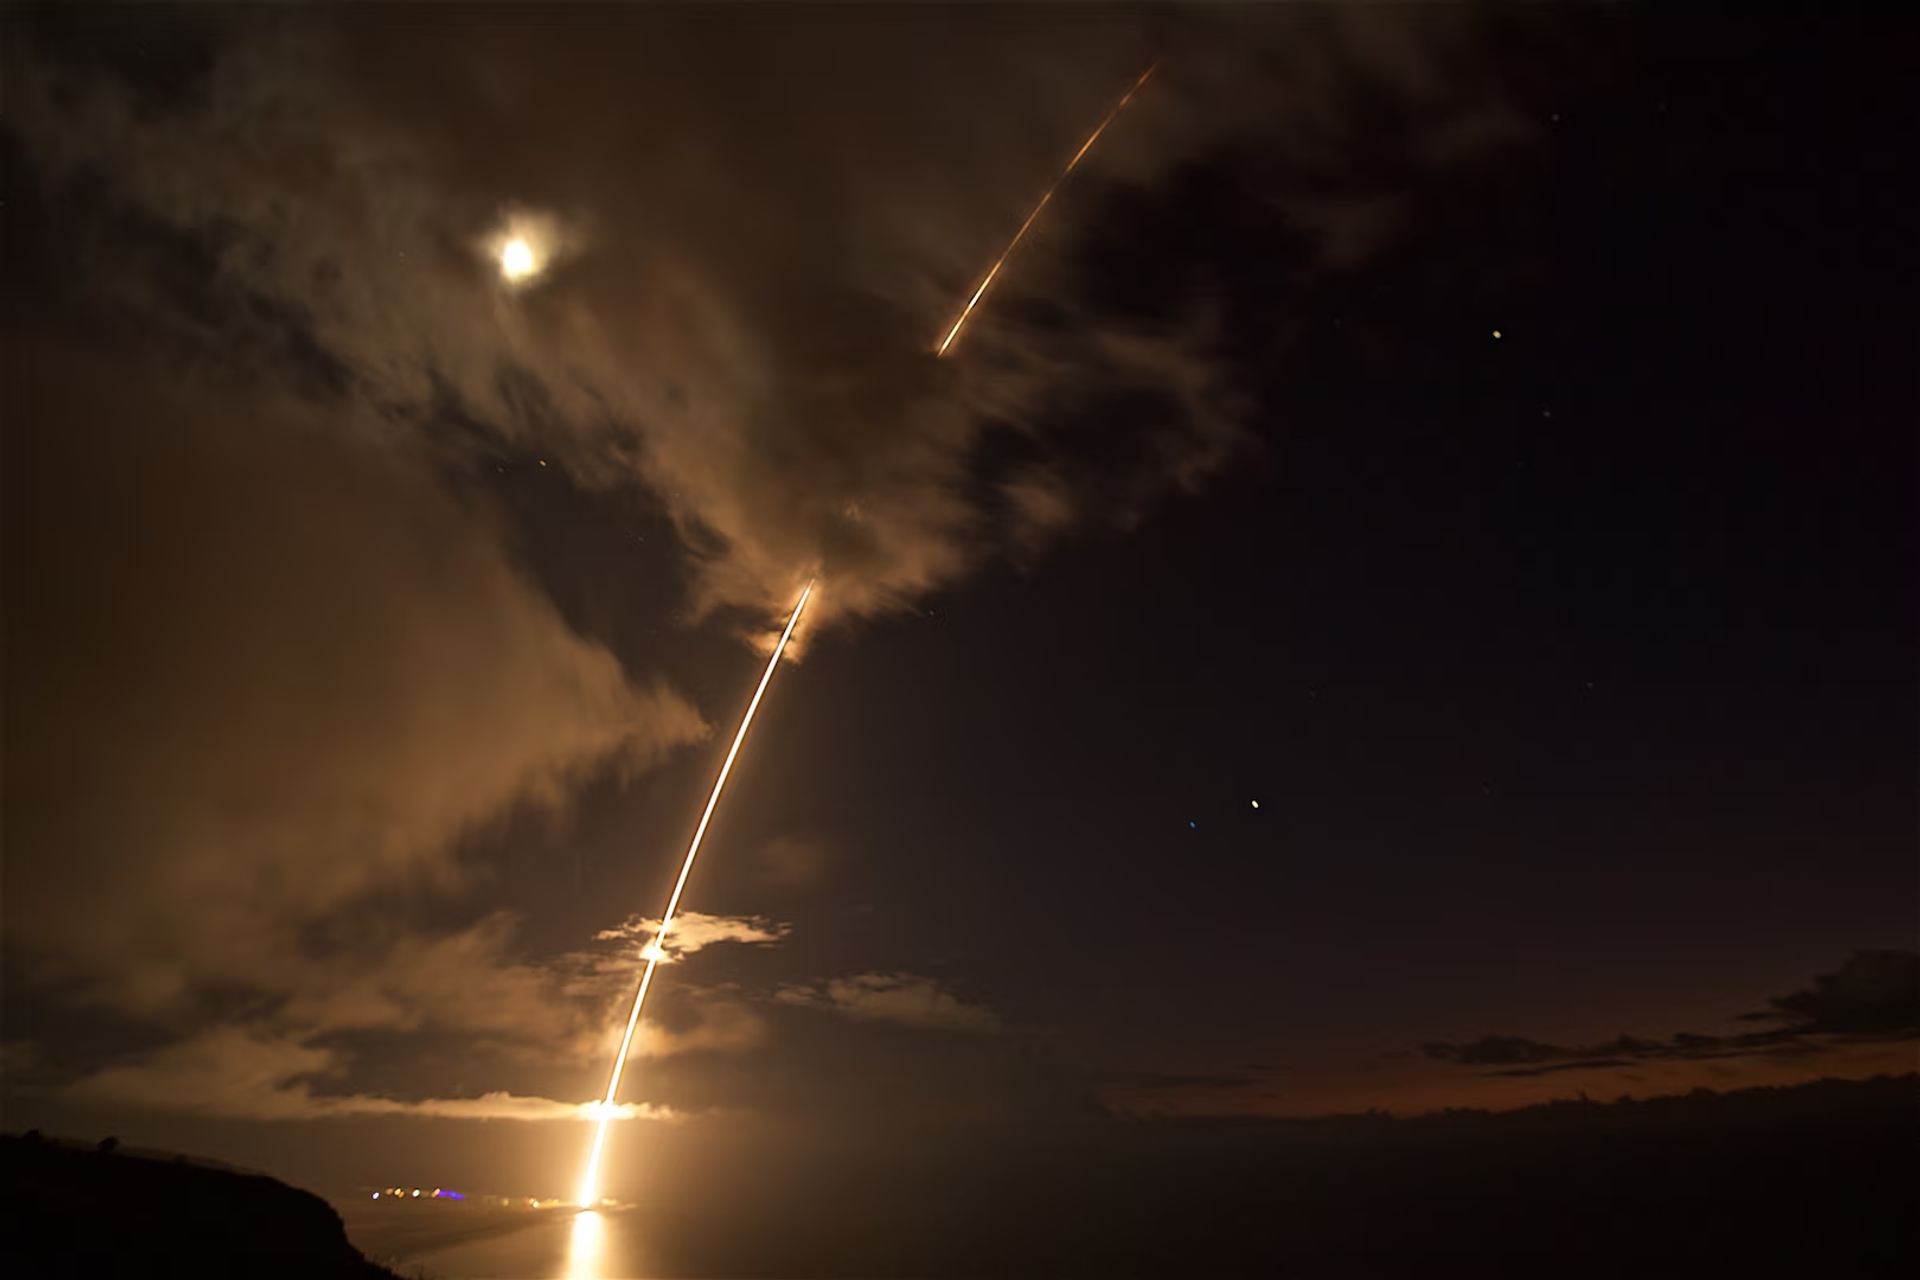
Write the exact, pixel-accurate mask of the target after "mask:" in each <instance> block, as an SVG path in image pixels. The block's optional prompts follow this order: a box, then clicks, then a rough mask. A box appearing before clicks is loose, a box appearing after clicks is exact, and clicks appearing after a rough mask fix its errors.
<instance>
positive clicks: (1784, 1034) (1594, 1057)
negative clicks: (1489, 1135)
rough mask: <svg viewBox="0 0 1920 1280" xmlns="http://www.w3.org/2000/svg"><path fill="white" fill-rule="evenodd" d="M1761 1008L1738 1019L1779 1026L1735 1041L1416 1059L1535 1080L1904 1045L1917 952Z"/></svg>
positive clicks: (1471, 1046)
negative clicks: (1670, 1062) (1867, 1044)
mask: <svg viewBox="0 0 1920 1280" xmlns="http://www.w3.org/2000/svg"><path fill="white" fill-rule="evenodd" d="M1768 1006H1769V1007H1768V1009H1767V1010H1766V1011H1764V1012H1760V1013H1750V1014H1745V1015H1742V1017H1743V1019H1744V1020H1746V1021H1755V1020H1765V1021H1779V1022H1781V1023H1783V1024H1784V1025H1782V1026H1779V1027H1775V1028H1772V1029H1770V1030H1766V1031H1755V1032H1748V1033H1745V1034H1742V1035H1734V1036H1719V1035H1701V1034H1698V1033H1696V1032H1685V1031H1683V1032H1680V1033H1678V1034H1676V1035H1674V1036H1672V1037H1671V1038H1669V1039H1665V1040H1661V1039H1649V1038H1645V1037H1639V1036H1624V1035H1623V1036H1617V1037H1615V1038H1614V1039H1612V1040H1608V1041H1603V1042H1600V1043H1598V1044H1590V1045H1571V1046H1570V1045H1555V1044H1547V1043H1545V1042H1543V1041H1539V1040H1529V1039H1526V1038H1525V1037H1523V1036H1511V1035H1488V1036H1482V1037H1480V1038H1479V1039H1478V1040H1472V1041H1468V1042H1466V1043H1464V1044H1451V1043H1446V1042H1436V1043H1431V1044H1425V1045H1422V1046H1421V1052H1422V1053H1424V1054H1425V1055H1426V1056H1427V1057H1429V1058H1432V1059H1435V1060H1436V1061H1441V1062H1453V1063H1458V1064H1460V1065H1461V1066H1472V1067H1500V1068H1503V1069H1502V1070H1499V1071H1492V1072H1488V1073H1486V1074H1489V1075H1496V1076H1540V1075H1550V1074H1554V1073H1557V1072H1562V1071H1588V1070H1600V1069H1603V1068H1615V1067H1626V1066H1632V1065H1634V1064H1636V1063H1640V1062H1646V1061H1654V1060H1661V1059H1681V1060H1709V1059H1724V1058H1750V1057H1756V1056H1762V1055H1764V1056H1768V1057H1782V1056H1801V1055H1811V1054H1819V1053H1824V1052H1828V1051H1830V1050H1832V1049H1834V1048H1835V1047H1837V1046H1841V1045H1846V1044H1851V1043H1858V1042H1862V1041H1880V1040H1902V1039H1910V1038H1914V1037H1920V953H1915V952H1911V951H1861V952H1857V953H1855V954H1854V955H1853V956H1851V957H1849V958H1848V959H1847V960H1846V962H1845V963H1843V964H1842V965H1841V966H1840V968H1839V969H1838V970H1837V971H1835V972H1833V973H1829V974H1820V975H1818V976H1816V977H1815V978H1814V980H1813V984H1812V986H1810V987H1807V988H1805V989H1802V990H1800V991H1795V992H1792V993H1790V994H1788V995H1784V996H1776V997H1774V998H1772V999H1771V1000H1769V1001H1768Z"/></svg>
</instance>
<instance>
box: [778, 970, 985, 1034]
mask: <svg viewBox="0 0 1920 1280" xmlns="http://www.w3.org/2000/svg"><path fill="white" fill-rule="evenodd" d="M773 998H774V999H775V1000H776V1001H778V1002H779V1003H781V1004H787V1005H793V1006H795V1007H797V1008H802V1009H824V1010H826V1011H828V1012H831V1013H837V1014H840V1015H841V1016H842V1017H847V1018H853V1019H856V1020H858V1021H862V1022H890V1023H893V1024H895V1025H897V1026H902V1027H912V1028H913V1029H915V1030H918V1031H959V1032H966V1033H970V1034H974V1035H991V1034H993V1033H995V1032H998V1031H1000V1030H1001V1028H1002V1023H1001V1021H1000V1015H998V1014H996V1013H995V1012H994V1011H993V1010H991V1009H989V1008H987V1007H985V1006H984V1005H977V1004H968V1003H967V1002H966V1001H964V1000H962V999H961V998H960V997H959V996H957V995H955V994H953V993H952V992H951V991H948V990H947V989H946V988H945V987H943V986H941V985H940V983H938V982H937V981H935V980H934V979H932V978H924V977H921V976H919V975H917V974H911V973H862V974H858V975H856V976H854V977H850V978H834V979H831V980H829V981H827V982H823V983H819V984H816V985H812V986H805V985H788V986H783V987H781V988H780V989H779V990H778V991H776V992H775V993H774V996H773Z"/></svg>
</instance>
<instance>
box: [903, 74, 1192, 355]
mask: <svg viewBox="0 0 1920 1280" xmlns="http://www.w3.org/2000/svg"><path fill="white" fill-rule="evenodd" d="M1159 67H1160V62H1159V60H1158V59H1155V60H1154V63H1153V65H1152V66H1150V67H1148V68H1147V69H1146V70H1145V71H1142V72H1141V73H1140V78H1139V79H1138V80H1135V81H1134V82H1133V87H1132V88H1131V89H1128V90H1127V91H1126V93H1125V94H1124V95H1122V96H1121V98H1120V101H1119V102H1116V103H1115V104H1114V106H1113V110H1111V111H1109V112H1107V118H1106V119H1104V120H1102V121H1101V122H1100V127H1099V128H1098V129H1095V130H1094V131H1093V132H1092V133H1090V134H1088V135H1087V140H1086V141H1085V142H1083V143H1081V144H1080V149H1079V150H1078V151H1076V152H1074V153H1073V159H1071V160H1069V161H1067V167H1066V168H1064V169H1062V170H1061V171H1060V176H1059V177H1057V178H1055V179H1054V180H1053V185H1052V186H1050V187H1048V188H1047V192H1046V194H1045V195H1043V196H1041V197H1040V203H1039V204H1036V205H1034V206H1033V212H1032V213H1029V214H1028V215H1027V220H1026V221H1025V222H1023V223H1021V224H1020V229H1019V230H1018V231H1016V232H1014V233H1013V239H1011V240H1009V241H1007V247H1006V250H1005V251H1004V252H1003V253H1001V255H1000V256H999V257H998V258H995V259H994V262H993V266H991V267H989V268H988V269H987V274H986V276H985V277H984V278H983V279H982V280H981V281H980V287H979V288H978V289H975V290H974V291H973V296H972V297H971V298H968V299H967V305H966V306H964V307H962V308H961V309H960V315H959V317H958V318H957V319H956V320H954V322H953V328H951V329H949V330H947V336H946V337H944V338H942V339H941V340H940V346H939V347H938V348H937V349H936V350H935V352H934V354H935V355H937V356H944V355H946V354H947V348H948V347H951V346H952V345H953V340H954V339H955V338H957V337H959V336H960V330H961V327H962V326H964V325H965V324H966V323H967V317H968V316H971V315H972V314H973V309H974V308H975V307H977V306H979V305H980V299H981V298H982V297H983V296H984V295H985V294H986V292H987V286H989V285H991V284H992V283H993V278H994V277H995V276H997V275H999V274H1000V268H1001V267H1004V266H1006V265H1007V259H1008V258H1011V257H1012V256H1013V251H1014V250H1015V249H1017V248H1019V247H1020V241H1021V240H1022V238H1024V237H1025V236H1026V234H1027V228H1028V227H1031V226H1032V225H1033V223H1034V219H1036V218H1038V217H1039V216H1040V211H1041V210H1042V209H1044V208H1046V207H1047V202H1048V201H1049V200H1051V199H1053V193H1054V192H1056V191H1058V190H1059V189H1060V186H1061V184H1062V183H1064V182H1066V180H1067V179H1068V178H1069V177H1071V176H1072V174H1073V171H1074V169H1075V168H1076V167H1077V166H1078V165H1079V163H1080V161H1081V159H1082V157H1084V156H1085V155H1086V154H1087V152H1089V151H1091V150H1093V144H1094V143H1096V142H1098V141H1100V135H1101V134H1103V133H1105V132H1106V131H1107V126H1108V125H1110V124H1112V123H1113V122H1114V120H1115V119H1117V118H1118V117H1119V115H1120V113H1121V112H1122V111H1125V110H1126V109H1127V104H1128V103H1129V102H1132V101H1133V95H1134V94H1136V93H1138V92H1140V86H1141V85H1143V84H1145V83H1146V82H1147V77H1148V76H1150V75H1152V74H1153V73H1154V72H1155V71H1156V70H1158V69H1159Z"/></svg>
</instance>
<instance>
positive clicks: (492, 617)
mask: <svg viewBox="0 0 1920 1280" xmlns="http://www.w3.org/2000/svg"><path fill="white" fill-rule="evenodd" d="M14 354H15V356H17V357H20V358H16V359H10V360H9V369H10V374H9V390H8V405H7V417H8V424H9V435H10V437H12V438H13V442H14V443H15V444H16V445H17V448H18V453H17V454H16V457H17V458H18V459H19V462H20V464H21V466H22V471H23V473H24V474H22V475H20V476H19V477H18V483H17V485H10V487H9V488H10V492H9V494H8V501H9V507H10V512H9V515H10V518H11V519H12V520H13V521H17V523H15V524H13V525H12V527H11V528H10V529H9V540H10V541H12V540H13V538H14V537H15V536H19V537H22V539H23V542H24V545H22V543H21V542H16V543H15V545H16V546H19V547H21V548H22V550H21V554H20V556H19V559H18V561H17V568H16V569H15V570H14V571H13V572H10V574H9V578H8V583H7V606H8V610H7V611H8V617H9V636H8V655H7V661H8V674H9V693H10V699H9V701H10V706H9V717H10V724H9V759H8V774H9V776H8V809H9V813H8V818H9V832H8V836H9V839H8V844H9V848H8V854H9V857H8V875H9V890H10V892H9V895H8V907H9V919H8V935H9V938H10V940H12V941H15V942H18V943H20V944H22V945H24V946H27V947H29V948H31V949H32V950H34V951H35V952H36V953H38V954H39V955H40V956H41V957H42V960H43V963H44V964H46V965H47V966H49V967H50V969H51V970H55V971H58V972H60V973H62V974H66V975H69V976H71V977H73V978H75V979H76V980H79V981H81V982H83V983H85V984H87V985H88V987H89V989H90V990H91V991H92V992H93V994H94V995H95V996H96V997H97V998H99V999H102V1000H106V1001H109V1002H111V1003H112V1004H114V1005H115V1006H117V1007H120V1008H122V1009H124V1010H127V1011H129V1012H134V1013H139V1014H143V1015H162V1014H166V1013H168V1012H172V1011H177V1008H178V1007H179V1006H181V1005H182V1004H183V1002H190V1001H191V999H192V998H193V994H194V992H195V990H196V989H198V988H204V987H206V986H208V985H211V984H219V985H228V986H239V987H242V988H244V987H249V986H252V987H258V988H260V989H264V990H269V991H286V990H290V989H292V988H293V987H294V986H297V985H299V983H300V982H301V980H302V979H303V976H304V975H305V974H307V973H308V972H309V970H310V964H311V962H312V961H314V960H316V959H320V958H322V955H323V954H324V953H326V952H328V951H331V950H333V949H334V944H335V943H346V942H349V941H352V940H351V939H350V938H348V937H346V936H345V935H343V934H342V933H341V930H344V931H345V933H346V934H351V932H352V929H353V925H352V922H351V920H349V919H342V918H340V917H338V913H339V912H341V911H342V910H343V909H344V908H347V907H349V906H351V905H353V904H356V903H358V902H361V901H363V900H364V899H365V898H366V897H367V896H368V895H369V894H372V893H375V892H378V891H391V890H397V889H429V890H432V889H440V890H446V889H451V888H454V887H457V886H459V885H460V884H462V883H463V882H465V881H466V880H468V879H469V878H470V877H471V875H472V869H471V868H470V867H468V866H466V865H464V864H462V863H461V861H460V860H459V858H458V856H457V847H458V845H459V842H460V840H461V839H462V837H464V836H467V835H469V834H471V833H473V832H475V831H477V830H479V829H481V828H482V827H484V826H485V825H486V824H487V823H489V822H491V821H494V820H496V819H497V818H499V817H500V816H501V815H503V814H504V813H506V812H508V811H509V810H510V809H512V808H513V807H515V806H518V805H533V806H544V807H553V806H556V805H559V804H561V803H562V802H563V801H564V800H565V798H566V796H567V795H568V793H569V790H570V788H571V787H572V786H573V785H574V784H575V783H576V782H577V781H578V780H579V779H581V778H583V777H585V776H588V775H590V774H591V773H594V772H597V771H602V770H605V769H608V768H625V769H636V768H640V767H644V766H645V765H647V764H649V763H651V762H652V761H654V760H657V759H659V758H660V757H661V756H662V755H664V754H665V753H666V752H668V751H670V750H672V749H673V748H674V747H676V746H678V745H680V744H682V743H686V742H690V741H693V740H695V739H697V738H699V737H700V736H702V735H703V734H704V733H705V728H704V726H703V724H702V722H701V720H700V718H699V716H698V715H697V714H696V713H695V712H694V711H693V709H692V708H691V707H689V706H688V705H687V704H686V703H685V702H684V701H682V700H681V699H680V698H678V697H677V696H676V695H674V694H672V693H670V692H668V691H666V690H665V689H664V688H661V687H658V686H655V687H647V686H645V685H638V684H635V683H633V682H630V681H629V680H628V678H627V676H626V674H625V672H624V671H623V670H622V669H621V666H620V664H619V662H618V661H617V660H615V658H614V657H613V656H612V655H611V654H610V653H608V652H607V651H606V650H605V649H604V648H602V647H600V646H599V645H597V644H595V643H592V642H590V641H587V640H584V639H583V638H581V637H580V636H578V635H576V634H575V633H574V632H572V631H571V630H569V629H568V627H567V626H566V625H565V624H564V623H563V622H562V621H561V619H560V617H559V615H558V614H557V612H556V611H555V610H554V608H553V606H552V605H551V604H550V603H549V602H548V601H547V599H546V598H545V597H544V596H543V595H541V594H540V593H539V592H538V591H537V590H535V589H534V588H533V587H532V586H531V585H530V584H529V583H528V582H527V581H526V580H525V579H524V577H523V576H522V575H521V573H520V572H519V571H518V570H517V569H516V568H515V567H514V566H513V565H512V564H511V563H510V562H509V561H508V560H507V559H506V558H505V556H504V555H503V554H502V552H501V550H500V547H499V544H498V542H497V541H496V539H495V537H494V534H493V532H492V531H491V529H490V528H489V527H488V524H487V521H486V518H485V517H484V515H483V514H482V513H480V512H477V511H474V510H471V509H467V508H463V507H462V506H461V505H460V504H458V503H456V502H454V501H452V500H451V499H449V498H448V497H446V496H445V495H444V494H443V493H442V492H441V491H440V490H438V489H437V488H436V487H435V486H434V485H433V484H432V483H431V482H430V481H429V480H427V479H426V478H424V477H423V476H422V475H421V474H420V472H419V470H418V469H417V468H416V467H414V466H412V465H409V463H408V462H407V460H406V459H404V458H399V457H395V456H393V455H391V454H384V453H382V454H376V453H374V452H372V451H370V450H368V449H366V448H364V447H362V446H361V445H359V444H358V443H357V442H356V441H354V440H353V439H352V438H351V437H349V436H343V435H342V434H341V433H340V432H339V431H337V430H334V429H330V428H328V427H326V426H323V425H321V424H319V423H316V422H312V421H309V420H307V419H306V418H305V417H304V416H303V415H302V414H300V413H298V412H296V411H291V410H281V411H274V410H271V409H265V408H261V407H259V406H257V405H254V404H245V405H240V404H223V403H220V402H219V401H218V400H217V399H216V400H211V401H208V402H201V403H195V402H191V401H189V400H188V399H187V398H185V397H184V396H181V395H179V394H178V393H176V392H175V391H174V390H173V389H172V388H171V387H170V386H169V384H168V383H167V382H166V381H165V380H164V379H160V378H147V377H144V376H143V374H142V371H141V370H140V369H139V368H138V367H137V365H136V366H133V367H128V366H126V365H122V366H120V367H117V368H115V369H114V370H113V371H112V373H111V374H109V373H108V372H107V370H106V369H105V368H104V367H101V366H95V365H91V364H87V363H69V362H66V361H63V360H62V358H61V357H60V356H59V355H58V354H56V353H48V352H32V353H28V352H25V351H20V350H18V349H16V351H15V353H14ZM329 921H336V922H337V923H338V924H339V926H340V930H336V931H335V932H334V933H333V934H331V935H329V934H328V933H327V931H326V930H321V931H320V932H319V933H317V934H315V933H311V932H310V930H311V929H312V928H313V927H314V926H317V925H319V924H320V923H321V922H329ZM489 936H490V937H492V936H493V935H489ZM296 940H298V941H296ZM495 940H497V938H496V939H495ZM353 945H356V946H357V945H359V943H358V942H354V943H353ZM445 945H446V946H448V947H452V948H454V949H455V950H458V949H459V947H460V945H461V944H459V943H457V942H449V943H447V944H445ZM480 949H481V950H485V949H486V948H485V947H484V946H482V947H481V948H480ZM469 953H470V954H471V948H470V949H469ZM447 958H449V959H451V958H455V957H447ZM444 994H446V995H450V996H451V995H453V994H454V993H453V992H452V991H451V990H449V991H447V992H445V993H444Z"/></svg>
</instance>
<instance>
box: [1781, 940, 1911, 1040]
mask: <svg viewBox="0 0 1920 1280" xmlns="http://www.w3.org/2000/svg"><path fill="white" fill-rule="evenodd" d="M1767 1005H1768V1008H1767V1009H1766V1010H1765V1011H1763V1012H1760V1013H1749V1014H1745V1015H1743V1016H1744V1018H1745V1019H1746V1020H1748V1021H1778V1022H1782V1023H1784V1024H1786V1028H1787V1029H1788V1030H1790V1031H1793V1032H1794V1033H1796V1034H1799V1035H1820V1034H1834V1035H1898V1034H1911V1033H1916V1032H1920V953H1916V952H1912V951H1861V952H1857V953H1856V954H1854V955H1853V956H1851V957H1850V958H1849V959H1848V960H1847V962H1846V963H1845V964H1843V965H1841V966H1840V968H1839V969H1838V970H1837V971H1835V972H1833V973H1823V974H1820V975H1818V976H1817V977H1815V978H1814V980H1813V985H1812V986H1810V987H1806V988H1803V989H1802V990H1799V991H1795V992H1792V993H1790V994H1788V995H1784V996H1775V997H1774V998H1773V999H1771V1000H1769V1001H1768V1002H1767Z"/></svg>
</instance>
